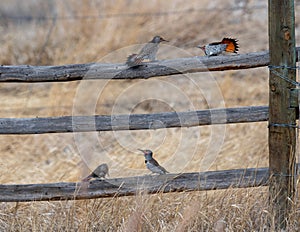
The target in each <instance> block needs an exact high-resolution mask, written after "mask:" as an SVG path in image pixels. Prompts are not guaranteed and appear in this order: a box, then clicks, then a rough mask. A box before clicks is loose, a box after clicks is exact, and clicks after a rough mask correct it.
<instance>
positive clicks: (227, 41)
mask: <svg viewBox="0 0 300 232" xmlns="http://www.w3.org/2000/svg"><path fill="white" fill-rule="evenodd" d="M197 47H198V48H201V49H202V50H203V51H204V53H205V55H207V56H217V55H219V54H221V53H222V52H232V53H237V52H238V50H239V45H238V40H237V39H231V38H224V39H222V41H221V42H213V43H210V44H207V45H204V46H200V45H199V46H197Z"/></svg>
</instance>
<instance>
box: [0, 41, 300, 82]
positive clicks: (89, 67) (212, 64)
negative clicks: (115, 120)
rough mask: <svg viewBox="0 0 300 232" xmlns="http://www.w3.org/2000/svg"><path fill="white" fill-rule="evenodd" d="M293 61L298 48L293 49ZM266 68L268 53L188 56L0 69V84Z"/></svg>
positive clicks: (146, 77)
mask: <svg viewBox="0 0 300 232" xmlns="http://www.w3.org/2000/svg"><path fill="white" fill-rule="evenodd" d="M296 50H297V61H298V56H299V54H300V52H299V51H300V47H298V48H297V49H296ZM268 65H269V51H262V52H254V53H247V54H239V55H233V56H216V57H206V56H201V57H198V56H196V57H188V58H177V59H169V60H160V61H157V62H149V63H146V62H145V63H144V64H143V65H141V66H138V67H136V68H128V67H127V65H125V64H124V63H123V64H117V63H115V64H108V63H88V64H70V65H62V66H30V65H20V66H10V65H1V66H0V82H61V81H76V80H97V79H148V78H151V77H157V76H169V75H178V74H187V73H196V72H208V71H223V70H237V69H249V68H257V67H264V66H268Z"/></svg>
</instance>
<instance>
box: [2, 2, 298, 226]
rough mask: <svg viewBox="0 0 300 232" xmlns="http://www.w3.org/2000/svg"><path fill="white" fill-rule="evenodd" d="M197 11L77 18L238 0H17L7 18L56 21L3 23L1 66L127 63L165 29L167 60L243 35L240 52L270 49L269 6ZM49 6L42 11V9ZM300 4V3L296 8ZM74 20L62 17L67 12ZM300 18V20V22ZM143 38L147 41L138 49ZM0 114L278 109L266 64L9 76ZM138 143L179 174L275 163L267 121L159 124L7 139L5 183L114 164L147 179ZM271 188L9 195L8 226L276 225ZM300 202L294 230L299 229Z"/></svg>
mask: <svg viewBox="0 0 300 232" xmlns="http://www.w3.org/2000/svg"><path fill="white" fill-rule="evenodd" d="M235 2H236V3H237V2H240V3H242V2H248V6H249V8H247V9H246V10H239V11H234V12H228V11H220V10H218V11H208V12H204V11H191V12H189V13H182V14H181V13H177V14H169V15H163V16H151V15H146V16H139V17H110V18H94V17H92V18H81V19H69V18H68V17H71V18H72V17H74V16H75V15H79V16H80V15H81V16H84V15H99V14H101V15H112V14H122V13H136V12H138V13H143V12H147V13H148V12H153V13H154V12H158V11H159V12H165V11H177V10H180V11H184V10H188V9H199V8H203V7H217V8H218V9H219V8H223V7H226V6H228V4H229V5H230V4H232V1H214V2H212V1H208V0H205V1H201V3H200V2H199V1H189V3H188V4H187V2H186V1H182V0H176V1H169V0H168V1H160V0H155V1H147V2H145V1H143V2H142V1H121V0H115V1H88V0H81V1H78V0H69V1H26V3H25V2H24V3H23V2H20V1H9V0H4V1H1V3H0V6H1V7H0V15H12V16H28V15H29V16H34V17H41V16H44V15H45V16H47V17H52V16H55V15H57V16H58V17H59V18H57V20H56V21H53V20H49V21H46V22H21V23H19V24H18V23H16V22H15V21H11V20H8V19H7V20H2V22H0V32H1V37H0V42H1V43H0V44H1V46H0V52H1V54H2V56H1V57H0V64H14V65H17V64H31V65H59V64H68V63H86V62H95V61H101V62H123V61H124V60H125V58H126V56H127V55H128V54H130V53H131V52H133V51H135V50H136V49H137V46H138V45H136V44H139V43H143V42H146V41H148V40H149V39H150V38H151V37H152V36H153V35H155V34H159V35H162V36H163V37H164V38H166V39H168V40H170V42H169V43H168V45H166V44H165V45H163V46H162V47H161V49H160V52H159V54H158V57H159V59H166V58H171V57H183V56H195V55H202V53H201V51H200V50H198V49H197V48H195V46H196V45H198V44H204V43H207V42H211V41H215V40H219V39H221V38H222V37H224V36H231V37H237V38H238V39H239V42H240V47H241V48H240V52H241V53H245V52H252V51H259V50H264V49H267V46H268V45H267V43H268V37H267V36H268V33H267V31H268V30H267V8H265V9H253V8H252V7H251V6H252V5H254V4H261V3H260V1H235ZM36 9H39V10H36ZM296 12H297V11H296ZM64 17H65V19H62V18H64ZM296 25H297V24H296ZM132 45H135V46H132ZM0 97H1V102H0V106H1V111H0V117H36V116H38V117H43V116H60V115H72V114H73V113H74V112H76V113H78V114H95V113H96V114H113V113H148V112H162V111H170V110H176V111H187V110H194V109H207V108H214V107H234V106H247V105H266V104H267V103H268V71H267V69H266V68H260V69H254V70H243V71H228V72H217V73H211V74H204V73H201V74H193V75H185V76H176V77H171V78H166V77H160V78H157V79H151V80H146V81H144V80H135V81H89V82H73V83H51V84H50V83H42V84H37V83H36V84H14V83H4V84H3V83H2V84H0ZM137 148H150V149H152V150H153V151H154V152H155V156H156V157H157V159H158V160H159V161H160V162H161V163H162V164H163V166H165V167H166V168H167V169H168V170H169V171H171V172H179V171H199V170H200V171H203V170H207V169H209V170H221V169H232V168H246V167H256V166H259V167H260V166H267V165H268V147H267V124H266V123H252V124H240V125H227V126H212V127H201V128H177V129H163V130H156V131H134V132H125V131H123V132H114V133H112V132H101V133H78V134H75V135H71V134H46V135H26V136H25V135H22V136H15V135H10V136H5V135H0V157H1V158H0V167H1V169H0V181H1V183H2V184H8V183H39V182H58V181H78V180H79V179H80V178H81V177H82V176H84V175H85V174H86V173H87V172H89V169H93V168H94V167H95V166H97V165H98V164H99V163H102V162H108V163H109V165H110V167H111V170H110V174H111V176H112V177H118V176H131V175H141V174H143V173H148V172H147V170H145V167H144V162H143V158H142V157H141V156H139V155H138V152H137ZM267 198H268V196H267V189H266V188H254V189H229V190H224V191H213V192H196V193H174V194H157V195H152V196H148V195H139V196H136V197H123V198H119V199H118V198H115V199H98V200H85V201H76V202H73V201H69V202H34V203H19V204H15V203H2V204H1V206H0V209H1V212H0V230H1V231H46V230H47V231H272V230H273V226H274V225H273V224H272V217H271V215H270V213H269V211H268V207H267ZM298 218H299V204H298V203H297V204H296V206H295V209H294V210H293V217H292V219H291V225H290V230H291V231H296V230H298V229H299V228H298V227H297V226H298V224H297V223H298Z"/></svg>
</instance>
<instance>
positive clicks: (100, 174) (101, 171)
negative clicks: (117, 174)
mask: <svg viewBox="0 0 300 232" xmlns="http://www.w3.org/2000/svg"><path fill="white" fill-rule="evenodd" d="M106 175H108V176H109V173H108V165H107V164H105V163H104V164H100V165H99V166H98V167H97V168H96V169H95V170H94V171H93V172H92V173H91V174H90V175H88V176H87V177H85V178H83V179H82V181H89V180H90V179H92V178H105V176H106Z"/></svg>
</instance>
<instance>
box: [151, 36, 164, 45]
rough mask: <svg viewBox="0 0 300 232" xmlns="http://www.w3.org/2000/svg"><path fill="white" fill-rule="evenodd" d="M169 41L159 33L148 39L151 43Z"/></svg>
mask: <svg viewBox="0 0 300 232" xmlns="http://www.w3.org/2000/svg"><path fill="white" fill-rule="evenodd" d="M163 41H165V42H169V41H168V40H165V39H164V38H162V37H160V36H159V35H157V36H154V37H153V39H152V40H151V41H150V42H151V43H160V42H163Z"/></svg>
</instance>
